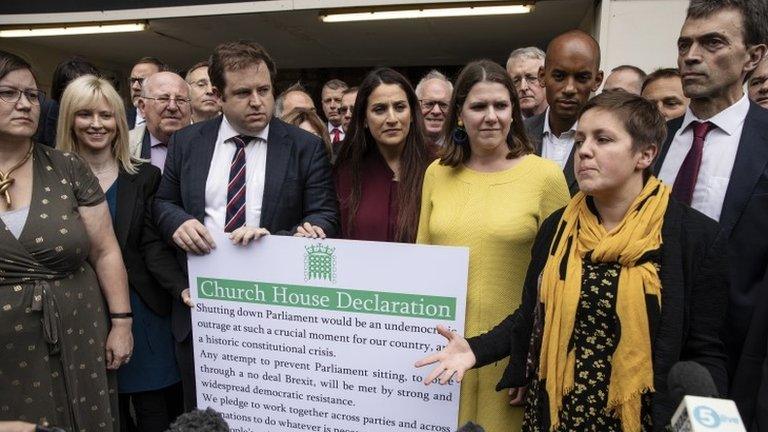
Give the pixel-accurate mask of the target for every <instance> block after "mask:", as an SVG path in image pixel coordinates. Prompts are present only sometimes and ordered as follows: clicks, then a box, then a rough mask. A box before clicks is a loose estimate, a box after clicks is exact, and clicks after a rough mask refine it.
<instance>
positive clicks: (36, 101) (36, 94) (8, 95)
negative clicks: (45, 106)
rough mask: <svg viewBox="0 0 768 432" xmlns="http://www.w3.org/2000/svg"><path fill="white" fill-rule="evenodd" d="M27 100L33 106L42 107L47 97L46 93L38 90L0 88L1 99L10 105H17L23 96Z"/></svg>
mask: <svg viewBox="0 0 768 432" xmlns="http://www.w3.org/2000/svg"><path fill="white" fill-rule="evenodd" d="M22 94H23V95H24V97H26V98H27V100H28V101H29V103H31V104H32V105H40V103H41V102H42V101H43V98H44V97H45V92H44V91H42V90H37V89H24V90H20V89H16V88H9V87H4V88H0V99H2V100H3V102H6V103H9V104H16V103H17V102H18V101H20V100H21V95H22Z"/></svg>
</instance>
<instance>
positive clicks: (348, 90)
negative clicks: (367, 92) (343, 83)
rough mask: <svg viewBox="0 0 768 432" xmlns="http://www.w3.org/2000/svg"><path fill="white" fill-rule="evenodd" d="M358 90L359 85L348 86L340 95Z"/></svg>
mask: <svg viewBox="0 0 768 432" xmlns="http://www.w3.org/2000/svg"><path fill="white" fill-rule="evenodd" d="M358 91H360V87H358V86H354V87H349V88H348V89H346V90H344V91H343V92H342V93H341V95H342V96H344V95H348V94H350V93H357V92H358Z"/></svg>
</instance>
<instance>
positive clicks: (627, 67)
mask: <svg viewBox="0 0 768 432" xmlns="http://www.w3.org/2000/svg"><path fill="white" fill-rule="evenodd" d="M622 71H630V72H634V73H635V74H636V75H637V76H639V77H640V80H641V81H643V80H645V78H646V77H647V76H648V74H646V73H645V71H644V70H642V69H640V68H639V67H637V66H632V65H621V66H616V67H615V68H613V69H611V72H622Z"/></svg>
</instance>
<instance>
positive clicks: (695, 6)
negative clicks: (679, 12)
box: [686, 0, 768, 46]
mask: <svg viewBox="0 0 768 432" xmlns="http://www.w3.org/2000/svg"><path fill="white" fill-rule="evenodd" d="M726 9H736V10H737V11H739V13H740V14H741V17H742V19H743V24H744V44H745V45H747V46H750V45H760V44H765V43H768V1H766V0H691V3H690V4H689V5H688V12H687V13H686V19H689V18H692V19H701V18H706V17H709V16H711V15H713V14H715V13H717V12H720V11H722V10H726Z"/></svg>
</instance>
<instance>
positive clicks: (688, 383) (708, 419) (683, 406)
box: [667, 361, 746, 432]
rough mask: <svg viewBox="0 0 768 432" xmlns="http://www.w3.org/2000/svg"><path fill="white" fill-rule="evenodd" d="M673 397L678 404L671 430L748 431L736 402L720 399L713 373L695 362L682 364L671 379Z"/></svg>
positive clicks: (674, 369)
mask: <svg viewBox="0 0 768 432" xmlns="http://www.w3.org/2000/svg"><path fill="white" fill-rule="evenodd" d="M667 387H668V392H669V397H670V399H671V400H672V402H674V403H678V404H679V405H678V407H677V411H675V415H673V416H672V423H671V425H670V427H669V428H668V430H671V431H674V432H704V431H706V432H746V429H745V428H744V423H743V422H742V421H741V417H740V416H739V410H738V409H737V408H736V404H735V403H734V402H733V401H732V400H727V399H717V396H718V391H717V386H715V382H714V380H713V379H712V375H711V374H710V373H709V370H707V368H705V367H704V366H702V365H700V364H699V363H696V362H693V361H683V362H678V363H676V364H675V365H674V366H672V369H670V370H669V375H668V376H667Z"/></svg>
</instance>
